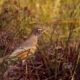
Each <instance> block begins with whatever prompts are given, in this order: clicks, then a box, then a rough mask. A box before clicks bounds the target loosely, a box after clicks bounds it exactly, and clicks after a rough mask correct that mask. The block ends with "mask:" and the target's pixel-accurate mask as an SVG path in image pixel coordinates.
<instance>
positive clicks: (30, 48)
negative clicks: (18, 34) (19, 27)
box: [0, 28, 44, 63]
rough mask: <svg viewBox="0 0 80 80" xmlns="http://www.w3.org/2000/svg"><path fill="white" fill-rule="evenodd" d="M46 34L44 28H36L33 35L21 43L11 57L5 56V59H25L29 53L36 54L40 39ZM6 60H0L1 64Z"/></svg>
mask: <svg viewBox="0 0 80 80" xmlns="http://www.w3.org/2000/svg"><path fill="white" fill-rule="evenodd" d="M43 32H44V30H43V29H42V28H35V29H33V30H32V32H31V34H30V35H29V36H28V38H27V39H26V40H25V41H24V42H23V43H21V44H20V45H19V46H18V47H17V48H16V49H15V50H14V51H13V52H12V53H11V54H10V55H8V56H5V57H4V58H5V59H7V58H8V59H14V60H16V58H18V59H23V58H25V57H26V56H27V55H28V54H29V53H35V51H36V49H37V46H38V38H39V37H40V36H41V34H42V33H43ZM4 58H2V59H0V63H1V62H2V61H3V60H4Z"/></svg>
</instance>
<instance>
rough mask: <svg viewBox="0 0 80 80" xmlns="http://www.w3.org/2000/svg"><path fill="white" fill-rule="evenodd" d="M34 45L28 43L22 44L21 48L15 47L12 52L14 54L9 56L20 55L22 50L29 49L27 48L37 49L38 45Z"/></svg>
mask: <svg viewBox="0 0 80 80" xmlns="http://www.w3.org/2000/svg"><path fill="white" fill-rule="evenodd" d="M32 46H33V45H32V44H31V45H30V44H27V45H25V46H22V45H21V46H20V47H19V48H17V49H15V50H14V51H13V52H12V54H11V55H10V56H9V58H11V57H16V56H18V55H19V54H20V53H22V52H24V51H27V50H29V49H32V48H33V49H36V46H33V47H32Z"/></svg>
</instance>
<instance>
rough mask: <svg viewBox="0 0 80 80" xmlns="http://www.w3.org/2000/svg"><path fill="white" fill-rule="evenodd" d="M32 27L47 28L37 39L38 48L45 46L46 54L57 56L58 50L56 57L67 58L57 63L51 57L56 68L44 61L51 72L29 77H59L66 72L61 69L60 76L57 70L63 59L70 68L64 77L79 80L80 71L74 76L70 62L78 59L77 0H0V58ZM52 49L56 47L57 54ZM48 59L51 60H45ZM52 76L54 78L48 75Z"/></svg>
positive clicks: (79, 16) (79, 12)
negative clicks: (43, 75)
mask: <svg viewBox="0 0 80 80" xmlns="http://www.w3.org/2000/svg"><path fill="white" fill-rule="evenodd" d="M36 27H39V28H42V29H46V30H47V31H46V33H44V34H43V35H42V38H40V39H39V46H40V48H43V47H46V46H49V47H48V48H46V50H48V53H49V54H48V55H49V56H51V55H52V54H53V53H54V52H55V54H56V56H57V54H58V53H59V52H60V53H61V54H58V55H59V56H60V55H61V56H66V57H67V58H66V57H63V58H62V57H61V58H60V59H63V60H61V62H60V64H59V65H57V64H56V63H57V62H58V59H57V57H55V58H56V59H55V61H56V62H55V65H57V66H55V67H56V68H54V69H53V68H52V67H53V66H50V65H49V63H50V62H48V63H45V64H48V66H47V67H49V68H50V69H51V70H54V73H53V72H51V71H50V69H49V70H48V72H51V74H49V75H48V76H47V77H45V78H44V77H40V76H37V79H36V78H34V79H33V78H32V79H30V80H53V79H54V78H55V80H63V78H64V77H65V75H67V73H66V71H65V70H62V69H61V70H62V72H64V71H65V72H64V73H65V75H62V74H61V73H62V72H61V71H60V70H58V68H60V67H61V65H62V63H63V62H64V63H66V65H67V66H70V65H71V67H73V69H72V70H71V71H70V70H69V74H68V75H67V77H68V78H64V80H71V79H72V80H79V78H80V72H78V74H79V76H78V75H77V76H78V77H77V78H76V79H74V76H73V74H74V72H75V70H76V69H75V65H72V64H74V63H77V64H76V65H77V66H78V64H79V61H80V60H79V59H80V55H79V51H80V50H79V48H80V0H0V57H3V56H5V55H7V54H9V53H11V52H12V51H13V50H14V48H15V46H16V45H18V44H20V43H21V42H23V41H24V40H25V39H26V38H27V36H28V35H29V34H30V33H31V31H32V30H33V29H34V28H36ZM54 49H55V50H56V49H57V53H56V51H54ZM44 51H45V50H44ZM44 51H43V52H44ZM44 53H45V52H44ZM44 56H46V55H44ZM49 56H48V57H49ZM43 58H44V57H43ZM45 58H46V57H45ZM50 58H51V57H50ZM52 60H54V57H53V58H52ZM45 61H46V59H45ZM48 61H51V60H49V59H48ZM33 63H34V62H33ZM69 63H71V64H69ZM52 64H53V63H52ZM68 64H69V65H68ZM45 66H46V65H45ZM76 68H77V67H76ZM79 70H80V69H79V68H78V71H79ZM3 72H4V71H3ZM42 72H43V71H42ZM58 74H59V76H58ZM76 74H77V73H76ZM46 75H47V73H46ZM46 75H45V76H46ZM52 75H54V77H51V76H52ZM60 75H61V77H60ZM71 77H72V78H71ZM48 78H49V79H48ZM15 80H20V79H15ZM21 80H22V79H21ZM23 80H24V79H23ZM25 80H28V79H27V78H26V79H25Z"/></svg>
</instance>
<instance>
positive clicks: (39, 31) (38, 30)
mask: <svg viewBox="0 0 80 80" xmlns="http://www.w3.org/2000/svg"><path fill="white" fill-rule="evenodd" d="M43 31H44V30H43V29H41V28H35V29H34V30H33V31H32V34H34V35H36V36H37V37H39V36H40V35H41V34H42V33H43Z"/></svg>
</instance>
